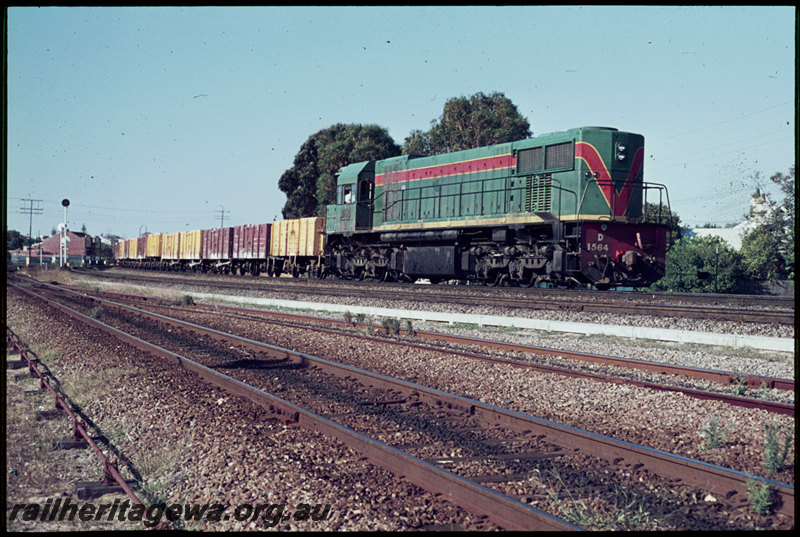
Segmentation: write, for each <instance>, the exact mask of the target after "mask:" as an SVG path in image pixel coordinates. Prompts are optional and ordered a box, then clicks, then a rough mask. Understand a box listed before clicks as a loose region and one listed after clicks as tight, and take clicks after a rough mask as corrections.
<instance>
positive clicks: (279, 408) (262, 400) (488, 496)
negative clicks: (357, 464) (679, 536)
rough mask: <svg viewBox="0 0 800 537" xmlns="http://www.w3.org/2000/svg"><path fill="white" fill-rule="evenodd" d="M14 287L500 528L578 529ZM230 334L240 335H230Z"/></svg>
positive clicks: (72, 310)
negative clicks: (317, 434) (331, 440)
mask: <svg viewBox="0 0 800 537" xmlns="http://www.w3.org/2000/svg"><path fill="white" fill-rule="evenodd" d="M12 285H13V284H12ZM15 287H17V286H15ZM17 288H18V289H20V290H21V291H22V292H24V293H26V294H28V295H30V296H34V297H37V298H39V299H40V300H44V301H45V302H46V303H47V304H48V305H50V306H52V307H54V308H56V309H58V310H59V311H61V312H63V313H65V314H67V315H69V316H71V317H72V318H74V319H77V320H79V321H81V322H83V323H86V324H88V325H91V326H94V327H95V328H98V329H101V330H103V331H105V332H107V333H110V334H112V335H113V336H115V337H117V338H118V339H120V340H122V341H124V342H126V343H129V344H131V345H133V346H135V347H136V348H138V349H141V350H143V351H146V352H148V353H152V354H155V355H157V356H160V357H163V358H166V359H168V360H169V361H171V362H172V363H174V364H176V365H179V366H180V367H183V368H185V369H186V370H188V371H192V372H194V373H196V374H197V375H198V376H200V377H201V378H202V379H203V380H205V381H206V382H209V383H211V384H213V385H215V386H218V387H220V388H222V389H224V390H226V391H228V392H230V393H232V394H234V395H239V396H242V397H245V398H247V399H249V400H251V401H252V402H254V403H256V404H258V405H259V406H261V407H263V408H265V409H266V410H268V411H269V412H271V413H273V414H277V415H279V416H281V417H283V418H284V419H286V420H287V421H291V422H294V423H297V424H298V425H301V426H304V427H306V428H308V429H310V430H314V431H318V432H320V433H323V434H326V435H328V436H330V437H332V438H336V439H337V440H339V441H341V442H343V443H344V444H346V445H348V446H350V447H352V448H354V449H356V450H358V451H359V452H361V453H363V454H364V455H365V456H366V457H367V458H369V459H370V460H371V461H373V462H374V463H375V464H376V465H378V466H380V467H383V468H386V469H389V470H390V471H392V472H393V473H395V474H396V475H398V476H399V477H401V478H405V479H407V480H408V481H410V482H412V483H414V484H416V485H418V486H421V487H422V488H424V489H425V490H428V491H431V492H433V493H436V494H441V495H442V496H444V497H445V498H446V499H447V500H448V501H450V502H452V503H454V504H456V505H460V506H461V507H463V508H465V509H467V510H470V511H473V512H476V513H482V514H484V515H486V516H488V517H489V518H490V519H492V520H494V521H495V522H497V523H498V524H499V525H501V526H503V527H506V528H509V529H515V530H541V531H564V530H572V531H574V530H581V529H582V528H580V527H579V526H575V525H573V524H570V523H569V522H566V521H564V520H561V519H559V518H557V517H554V516H553V515H550V514H549V513H546V512H544V511H541V510H539V509H536V508H534V507H531V506H529V505H526V504H524V503H522V502H520V501H518V500H515V499H513V498H509V497H508V496H505V495H503V494H500V493H498V492H496V491H494V490H492V489H489V488H486V487H484V486H482V485H480V484H478V483H475V482H473V481H471V480H469V479H465V478H463V477H461V476H458V475H456V474H454V473H452V472H450V471H448V470H445V469H443V468H440V467H438V466H436V465H433V464H431V463H429V462H427V461H424V460H422V459H419V458H417V457H414V456H412V455H410V454H408V453H405V452H403V451H400V450H398V449H396V448H394V447H392V446H389V445H388V444H384V443H383V442H380V441H378V440H375V439H374V438H370V437H368V436H366V435H363V434H361V433H358V432H356V431H354V430H352V429H350V428H348V427H345V426H342V425H339V424H338V423H336V422H334V421H331V420H329V419H327V418H324V417H322V416H319V415H317V414H315V413H313V412H311V411H309V410H306V409H304V408H301V407H299V406H297V405H295V404H293V403H291V402H289V401H286V400H284V399H281V398H279V397H277V396H275V395H272V394H269V393H267V392H264V391H263V390H260V389H258V388H255V387H253V386H250V385H248V384H246V383H244V382H242V381H239V380H237V379H234V378H233V377H230V376H228V375H225V374H224V373H220V372H218V371H214V370H213V369H211V368H209V367H206V366H204V365H202V364H199V363H197V362H195V361H193V360H190V359H189V358H185V357H183V356H180V355H178V354H176V353H173V352H171V351H169V350H167V349H163V348H161V347H158V346H156V345H154V344H152V343H149V342H147V341H144V340H142V339H140V338H137V337H135V336H133V335H131V334H127V333H125V332H122V331H121V330H118V329H116V328H114V327H112V326H109V325H107V324H105V323H102V322H100V321H98V320H96V319H92V318H91V317H88V316H86V315H83V314H82V313H80V312H78V311H76V310H74V309H72V308H69V307H67V306H64V305H63V304H59V303H58V302H55V301H52V300H50V299H48V298H46V297H42V296H39V295H37V294H36V293H33V292H31V291H29V290H27V289H22V288H19V287H17ZM122 307H127V306H122ZM140 313H141V312H140ZM234 339H240V338H236V337H234Z"/></svg>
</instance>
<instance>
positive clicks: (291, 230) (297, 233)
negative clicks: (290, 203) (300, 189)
mask: <svg viewBox="0 0 800 537" xmlns="http://www.w3.org/2000/svg"><path fill="white" fill-rule="evenodd" d="M324 234H325V219H324V218H322V217H319V216H316V217H310V218H299V219H296V220H281V221H278V222H274V223H273V224H272V237H271V239H270V255H272V256H274V257H318V256H321V255H322V248H323V246H324V242H325V236H324Z"/></svg>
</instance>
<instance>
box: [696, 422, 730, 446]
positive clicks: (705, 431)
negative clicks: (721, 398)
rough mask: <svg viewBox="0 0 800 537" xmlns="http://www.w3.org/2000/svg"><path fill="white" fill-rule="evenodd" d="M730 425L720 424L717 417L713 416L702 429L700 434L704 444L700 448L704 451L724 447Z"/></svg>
mask: <svg viewBox="0 0 800 537" xmlns="http://www.w3.org/2000/svg"><path fill="white" fill-rule="evenodd" d="M727 429H728V427H726V426H724V425H720V424H719V421H718V420H717V418H713V419H712V420H711V421H710V422H709V423H706V424H705V425H703V427H702V428H701V429H700V436H701V437H702V438H703V441H704V442H703V446H702V447H701V448H700V449H701V450H702V451H707V450H709V449H717V448H720V447H722V445H723V444H724V442H725V438H727V436H728V433H727V432H726V430H727Z"/></svg>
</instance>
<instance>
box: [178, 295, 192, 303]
mask: <svg viewBox="0 0 800 537" xmlns="http://www.w3.org/2000/svg"><path fill="white" fill-rule="evenodd" d="M181 303H183V305H184V306H193V305H194V298H192V295H183V297H181Z"/></svg>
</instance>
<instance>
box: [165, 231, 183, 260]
mask: <svg viewBox="0 0 800 537" xmlns="http://www.w3.org/2000/svg"><path fill="white" fill-rule="evenodd" d="M162 241H163V242H162V248H161V258H162V259H180V253H181V250H180V247H181V234H180V232H176V233H164V238H163V239H162Z"/></svg>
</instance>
